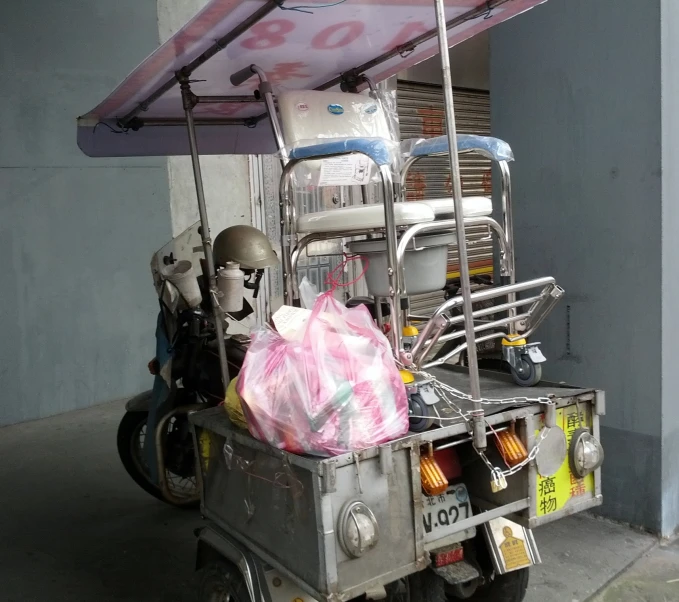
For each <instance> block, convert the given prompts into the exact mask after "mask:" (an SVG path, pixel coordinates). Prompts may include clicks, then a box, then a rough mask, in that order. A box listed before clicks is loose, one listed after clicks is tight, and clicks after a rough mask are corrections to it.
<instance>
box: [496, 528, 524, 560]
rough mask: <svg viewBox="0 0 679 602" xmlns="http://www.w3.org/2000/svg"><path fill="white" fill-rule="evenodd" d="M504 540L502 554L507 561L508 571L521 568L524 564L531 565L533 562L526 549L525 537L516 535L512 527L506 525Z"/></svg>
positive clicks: (501, 547)
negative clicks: (521, 537)
mask: <svg viewBox="0 0 679 602" xmlns="http://www.w3.org/2000/svg"><path fill="white" fill-rule="evenodd" d="M502 534H503V535H504V537H505V538H504V541H503V542H502V543H501V544H500V554H502V559H503V560H504V562H505V568H506V569H507V571H513V570H514V569H520V568H521V567H524V566H530V565H531V564H532V563H531V561H530V558H528V552H527V551H526V542H525V541H523V539H519V538H518V537H514V533H513V532H512V528H511V527H504V528H503V529H502Z"/></svg>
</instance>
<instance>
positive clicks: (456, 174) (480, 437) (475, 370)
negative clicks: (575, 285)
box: [434, 0, 486, 449]
mask: <svg viewBox="0 0 679 602" xmlns="http://www.w3.org/2000/svg"><path fill="white" fill-rule="evenodd" d="M434 4H435V6H436V24H437V26H438V37H439V52H440V54H441V71H442V74H443V92H444V94H445V110H446V129H447V132H448V148H449V153H448V156H449V157H450V177H451V182H452V184H453V201H454V202H455V216H456V217H457V220H458V223H459V226H458V227H457V228H456V233H457V252H458V257H459V258H460V287H461V292H462V299H463V305H462V308H463V312H464V330H465V334H466V338H467V359H468V363H469V385H470V389H471V391H470V393H471V396H472V402H473V404H474V416H473V425H472V426H473V432H472V436H473V437H474V445H475V446H476V448H477V449H485V448H486V426H485V421H484V417H483V408H482V406H481V403H480V399H481V384H480V382H479V362H478V358H477V357H476V341H475V336H474V319H473V317H472V300H471V292H472V291H471V285H470V283H469V260H468V258H467V240H466V237H465V228H464V219H463V216H464V212H463V207H462V182H461V180H460V161H459V158H458V155H457V134H456V132H455V109H454V105H453V101H454V99H453V81H452V76H451V73H450V57H449V56H448V33H447V27H446V13H445V9H444V3H443V0H434Z"/></svg>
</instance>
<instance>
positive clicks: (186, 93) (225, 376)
mask: <svg viewBox="0 0 679 602" xmlns="http://www.w3.org/2000/svg"><path fill="white" fill-rule="evenodd" d="M177 80H178V81H179V86H180V88H181V91H182V103H183V107H184V114H185V115H186V129H187V130H188V134H189V149H190V152H191V164H192V165H193V178H194V181H195V183H196V198H197V199H198V213H199V214H200V237H201V239H202V241H203V252H204V253H205V263H206V265H207V272H208V279H209V282H208V286H209V290H210V303H211V305H212V313H213V315H214V321H215V332H216V334H217V350H218V351H219V365H220V368H221V373H222V383H223V385H224V395H226V389H227V387H228V386H229V364H228V362H227V359H226V346H225V345H224V323H223V320H224V312H223V311H222V308H221V307H220V306H219V302H218V289H217V272H216V271H215V259H214V256H213V255H212V239H211V238H210V226H209V224H208V219H207V208H206V206H205V191H204V190H203V174H202V172H201V170H200V157H199V155H198V141H197V139H196V124H195V122H194V120H193V108H194V106H195V104H196V97H195V96H194V95H193V93H192V92H191V84H190V82H189V78H188V76H187V75H182V74H181V73H178V74H177Z"/></svg>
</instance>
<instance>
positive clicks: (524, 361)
mask: <svg viewBox="0 0 679 602" xmlns="http://www.w3.org/2000/svg"><path fill="white" fill-rule="evenodd" d="M511 370H512V378H513V379H514V382H515V383H516V384H517V385H519V386H520V387H534V386H535V385H537V384H538V383H539V382H540V381H541V380H542V364H536V363H535V362H533V360H532V359H530V358H529V357H528V356H527V355H522V356H521V372H518V371H517V370H515V369H514V367H513V366H512V367H511Z"/></svg>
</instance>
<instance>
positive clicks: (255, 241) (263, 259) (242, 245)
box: [213, 226, 278, 270]
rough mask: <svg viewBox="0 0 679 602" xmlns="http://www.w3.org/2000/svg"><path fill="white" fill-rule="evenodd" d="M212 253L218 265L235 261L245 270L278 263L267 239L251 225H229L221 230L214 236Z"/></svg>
mask: <svg viewBox="0 0 679 602" xmlns="http://www.w3.org/2000/svg"><path fill="white" fill-rule="evenodd" d="M213 255H214V258H215V264H217V265H218V266H223V265H226V262H227V261H235V262H236V263H238V264H240V267H241V268H244V269H246V270H260V269H263V268H270V267H273V266H275V265H277V264H278V257H276V254H275V253H274V252H273V249H272V248H271V243H270V242H269V239H268V238H267V237H266V235H265V234H264V233H263V232H260V231H259V230H257V228H253V227H252V226H231V227H230V228H227V229H226V230H222V231H221V232H220V233H219V234H218V235H217V238H215V242H214V247H213Z"/></svg>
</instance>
